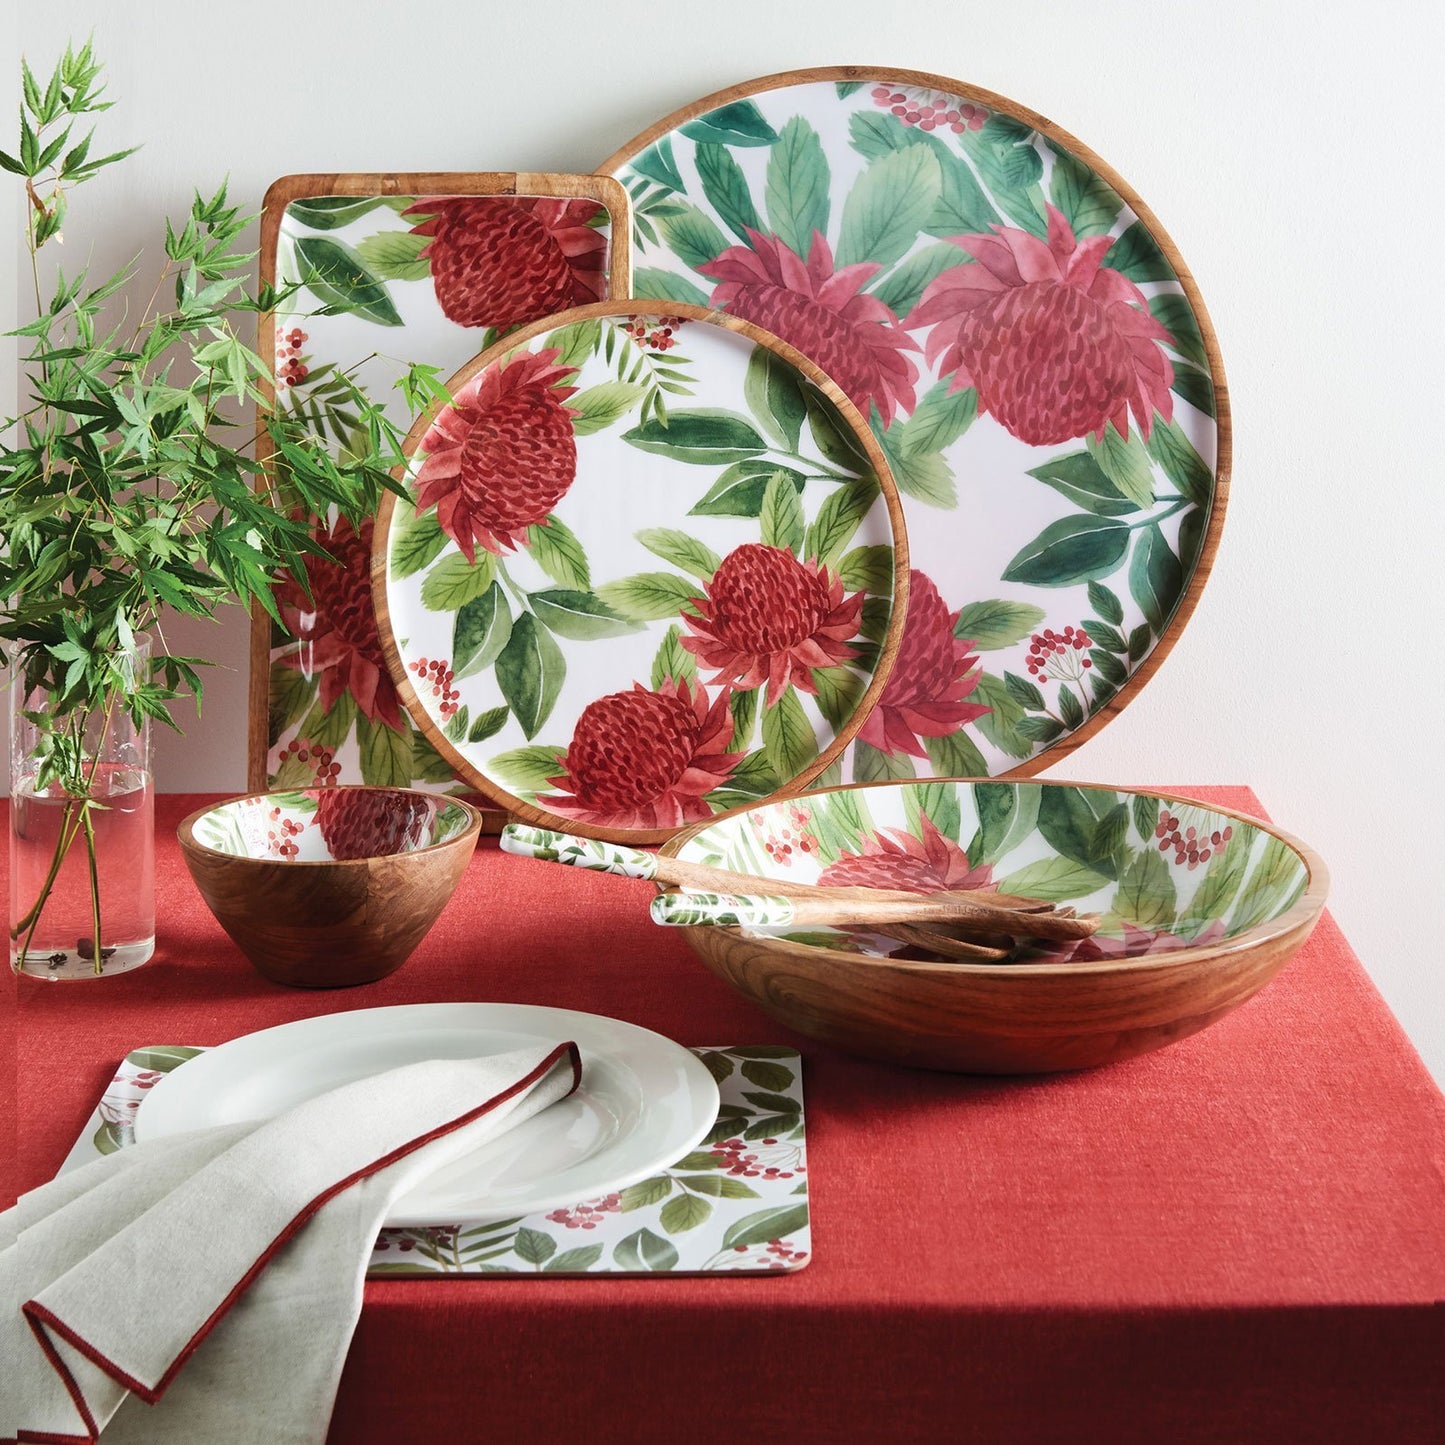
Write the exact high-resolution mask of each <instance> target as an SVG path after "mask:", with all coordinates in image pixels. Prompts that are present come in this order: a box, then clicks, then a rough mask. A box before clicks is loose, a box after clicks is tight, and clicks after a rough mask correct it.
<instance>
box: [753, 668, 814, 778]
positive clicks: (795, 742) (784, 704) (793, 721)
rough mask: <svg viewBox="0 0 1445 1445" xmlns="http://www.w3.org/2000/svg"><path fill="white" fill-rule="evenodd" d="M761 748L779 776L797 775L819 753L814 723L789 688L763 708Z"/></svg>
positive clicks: (791, 776) (792, 776) (795, 694)
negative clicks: (771, 704)
mask: <svg viewBox="0 0 1445 1445" xmlns="http://www.w3.org/2000/svg"><path fill="white" fill-rule="evenodd" d="M763 749H764V751H765V752H766V754H767V759H768V762H769V763H770V764H772V766H773V768H774V769H775V770H776V772H777V774H778V776H779V777H780V778H794V777H796V776H797V775H798V774H799V773H800V772H802V771H803V769H804V768H806V767H807V766H808V764H809V763H811V762H812V761H813V759H814V758H816V757H817V756H818V739H817V737H816V736H815V735H814V733H813V725H812V724H811V723H810V722H809V721H808V715H807V714H806V713H805V712H804V711H803V704H802V703H801V702H799V701H798V695H797V693H795V692H794V691H793V689H792V688H788V689H787V690H786V691H785V692H784V693H783V695H782V696H781V697H780V698H779V699H778V700H777V702H776V703H775V704H774V705H773V706H772V707H767V706H764V708H763Z"/></svg>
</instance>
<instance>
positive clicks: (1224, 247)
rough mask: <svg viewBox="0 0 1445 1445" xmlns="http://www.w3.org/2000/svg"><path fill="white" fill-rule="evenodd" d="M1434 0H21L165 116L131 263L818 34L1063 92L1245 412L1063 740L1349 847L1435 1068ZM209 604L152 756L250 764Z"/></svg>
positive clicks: (690, 95)
mask: <svg viewBox="0 0 1445 1445" xmlns="http://www.w3.org/2000/svg"><path fill="white" fill-rule="evenodd" d="M1441 9H1442V7H1440V6H1439V5H1438V4H1436V3H1434V0H1418V3H1410V0H1376V3H1374V4H1372V5H1369V6H1365V5H1361V4H1359V3H1357V0H1349V3H1345V0H1278V3H1270V0H1213V3H1209V4H1201V3H1198V0H1189V3H1172V0H1079V3H1063V0H1056V3H1053V4H1049V3H1044V0H1009V3H1007V4H993V5H985V4H958V5H947V4H942V3H937V0H932V3H927V4H923V3H918V0H913V3H898V0H894V3H893V4H891V5H888V6H885V5H883V4H881V3H878V0H874V3H868V4H865V3H861V0H833V3H827V4H825V3H820V0H807V3H787V0H725V3H721V4H715V5H714V4H702V3H677V0H674V3H671V4H668V3H665V0H590V3H587V4H585V5H576V4H574V5H567V4H563V3H554V4H551V5H544V4H541V3H530V4H519V3H516V0H508V3H504V4H499V3H495V0H492V3H486V0H483V3H478V0H473V3H471V4H450V5H410V4H404V3H395V0H350V3H347V0H328V3H311V4H304V3H296V0H291V3H277V0H250V3H248V4H246V5H221V4H217V3H206V4H201V3H196V0H47V3H44V4H41V3H38V0H28V3H27V4H26V5H25V10H24V14H23V16H22V18H21V24H20V33H21V40H22V43H23V45H24V48H25V50H26V52H27V53H28V54H29V56H30V57H31V58H32V60H33V62H34V63H35V64H36V66H37V68H38V67H42V66H43V67H47V68H48V66H49V64H50V62H51V59H52V57H53V56H54V55H55V53H56V52H57V51H58V50H59V49H60V48H61V46H63V44H64V41H65V39H66V37H67V36H72V35H73V36H76V37H83V36H84V35H85V34H86V33H87V32H88V31H91V30H93V31H94V34H95V37H96V43H97V47H98V50H99V52H100V54H101V55H102V56H103V57H104V58H105V60H106V61H107V63H108V65H109V69H110V77H111V88H112V93H113V96H114V97H115V98H116V99H117V100H119V101H120V102H121V103H120V105H119V106H118V107H117V108H116V109H115V110H114V111H112V112H110V115H109V116H108V117H107V118H106V126H107V133H108V136H109V138H110V139H111V140H112V141H114V142H115V143H116V144H121V143H130V142H132V141H137V140H144V141H145V142H146V147H145V150H144V151H143V152H142V153H141V154H140V155H139V156H138V157H136V158H135V159H134V160H133V161H132V162H131V163H130V164H128V165H127V166H126V167H124V168H123V170H122V171H121V172H119V173H118V174H117V173H112V178H111V179H108V180H103V181H101V182H98V183H96V184H95V185H93V186H92V187H90V188H89V189H88V191H87V192H85V193H82V197H81V199H80V201H79V205H78V208H77V213H76V215H75V217H74V219H73V221H72V224H71V225H70V227H69V228H68V234H67V241H66V250H67V252H68V254H69V258H70V260H71V261H72V263H73V262H75V261H76V260H77V259H78V258H79V257H83V256H85V255H86V254H87V253H88V252H93V263H94V265H95V266H96V267H97V268H98V269H102V270H106V271H108V270H109V269H110V268H111V267H112V266H114V265H115V264H117V263H118V262H119V261H120V260H121V259H123V258H124V257H125V256H127V255H129V254H130V253H131V252H132V251H134V250H136V249H139V248H140V247H142V246H144V245H150V246H153V245H154V244H155V241H156V237H157V234H158V230H159V226H160V217H161V215H162V214H163V213H165V212H171V213H176V212H179V211H180V210H182V209H183V208H184V206H185V205H186V204H187V202H188V200H189V195H190V189H191V187H192V186H193V185H197V186H202V187H209V186H212V185H214V184H215V182H216V181H217V179H218V178H219V177H220V176H221V175H223V174H224V173H226V172H229V173H230V176H231V181H232V187H233V191H234V194H235V196H236V197H237V198H238V199H241V200H244V201H245V202H246V203H248V204H251V205H255V204H257V203H259V201H260V198H261V195H262V193H263V191H264V190H265V187H266V185H267V183H268V182H269V181H271V180H272V179H274V178H275V177H276V176H278V175H281V174H283V173H285V172H291V171H306V170H318V171H324V170H341V171H345V170H408V169H414V170H423V169H427V170H448V169H455V170H483V169H496V170H580V171H585V170H589V169H591V168H592V167H593V166H595V165H597V164H598V163H599V162H600V161H601V160H602V159H603V158H605V157H606V156H607V155H609V154H610V153H611V151H612V150H613V149H614V148H615V147H616V146H618V145H620V144H621V143H622V142H624V141H625V140H627V139H628V138H629V137H631V136H632V135H633V134H634V133H636V132H637V131H639V130H641V129H642V128H643V127H644V126H646V125H647V124H649V123H651V122H652V121H653V120H655V119H657V118H659V117H661V116H662V115H665V114H666V113H667V112H669V111H671V110H672V109H673V108H675V107H676V106H678V105H681V104H683V103H685V102H687V101H689V100H692V99H694V98H696V97H697V96H700V95H703V94H706V93H707V92H709V91H712V90H714V89H717V88H719V87H721V86H724V85H728V84H731V83H733V82H736V81H740V80H744V79H747V78H749V77H752V76H756V75H763V74H766V73H768V72H771V71H776V70H784V69H789V68H792V67H798V66H807V65H827V64H841V63H865V64H876V65H893V66H906V67H915V68H920V69H927V70H933V71H937V72H940V73H942V74H944V75H952V76H956V77H958V78H960V79H964V80H968V81H972V82H974V83H976V84H979V85H982V86H985V87H988V88H991V89H994V90H998V91H1001V92H1003V93H1004V94H1005V95H1010V96H1013V97H1014V98H1016V99H1017V100H1019V101H1021V102H1023V103H1025V104H1027V105H1030V106H1032V107H1034V108H1035V109H1038V110H1041V111H1043V112H1044V113H1045V114H1046V115H1049V116H1051V117H1053V118H1054V119H1056V120H1057V121H1058V122H1059V123H1060V124H1061V125H1063V126H1064V127H1065V129H1067V130H1070V131H1072V132H1073V133H1074V134H1075V135H1077V136H1079V137H1080V138H1081V139H1082V140H1083V141H1085V142H1086V143H1087V144H1088V145H1090V146H1092V147H1093V148H1094V149H1095V150H1097V151H1098V152H1099V153H1100V154H1102V155H1103V156H1105V157H1106V158H1107V159H1108V160H1109V161H1110V162H1111V163H1112V164H1113V165H1114V166H1115V167H1116V168H1117V169H1118V170H1119V171H1120V172H1121V174H1122V175H1124V176H1125V177H1126V178H1127V179H1128V180H1129V181H1130V182H1131V183H1132V184H1133V185H1134V186H1135V187H1136V189H1137V190H1138V191H1139V193H1140V194H1141V195H1142V196H1143V197H1144V198H1145V200H1146V201H1147V202H1148V203H1149V205H1150V206H1151V207H1152V208H1153V209H1154V210H1155V212H1156V213H1157V214H1158V216H1159V217H1160V218H1161V220H1162V221H1163V223H1164V225H1165V226H1166V227H1167V228H1168V230H1169V231H1170V233H1171V234H1172V235H1173V237H1174V239H1175V240H1176V241H1177V242H1178V244H1179V246H1180V249H1181V250H1182V252H1183V254H1184V256H1185V257H1186V259H1187V260H1188V262H1189V264H1190V265H1191V267H1192V268H1193V270H1194V273H1195V275H1196V277H1197V278H1198V281H1199V285H1200V287H1201V290H1202V292H1203V294H1204V297H1205V299H1206V302H1207V304H1208V306H1209V308H1210V310H1211V312H1212V314H1213V317H1214V321H1215V323H1216V326H1217V328H1218V331H1219V336H1220V339H1221V343H1222V346H1223V350H1224V359H1225V365H1226V367H1227V369H1228V374H1229V381H1230V391H1231V395H1232V400H1233V404H1234V414H1235V467H1234V486H1233V492H1232V497H1231V501H1230V506H1229V515H1228V522H1227V525H1226V527H1225V531H1224V539H1223V545H1222V548H1221V551H1220V554H1219V560H1218V565H1217V567H1216V569H1215V573H1214V577H1213V580H1212V581H1211V582H1210V585H1209V587H1208V589H1207V590H1206V592H1205V594H1204V599H1203V602H1202V603H1201V605H1200V607H1199V609H1198V611H1197V612H1196V614H1195V616H1194V619H1193V622H1192V624H1191V625H1190V627H1189V630H1188V631H1187V633H1186V634H1185V635H1184V637H1183V638H1182V640H1181V641H1180V642H1179V644H1178V645H1177V646H1176V647H1175V649H1174V652H1173V654H1172V656H1171V657H1170V658H1169V659H1168V661H1167V662H1166V663H1165V665H1164V666H1163V668H1162V669H1161V671H1160V673H1159V675H1158V677H1157V678H1156V679H1155V680H1154V681H1153V682H1152V683H1151V684H1150V686H1149V687H1148V688H1147V689H1146V690H1145V691H1144V692H1143V694H1142V695H1141V696H1140V697H1139V698H1138V699H1137V700H1136V701H1135V702H1134V703H1133V704H1132V705H1131V706H1130V708H1129V710H1128V711H1127V713H1125V715H1124V716H1123V718H1122V719H1121V720H1119V721H1117V722H1115V723H1114V724H1113V725H1112V726H1110V727H1109V728H1107V729H1106V730H1105V731H1104V732H1103V733H1102V734H1100V735H1099V736H1098V737H1096V738H1095V739H1094V740H1093V741H1092V742H1090V743H1089V744H1087V745H1086V746H1085V747H1084V748H1082V749H1081V750H1080V751H1079V752H1078V753H1077V754H1076V755H1074V757H1072V758H1070V759H1069V760H1068V762H1067V763H1066V765H1065V768H1064V769H1063V771H1065V772H1066V774H1068V775H1072V776H1075V777H1079V778H1085V779H1091V780H1107V781H1112V782H1116V783H1159V784H1181V785H1183V784H1191V783H1204V782H1233V781H1246V782H1249V783H1250V784H1252V785H1253V786H1254V788H1255V789H1256V791H1257V792H1258V793H1259V795H1260V797H1261V798H1262V799H1263V800H1264V802H1265V804H1266V805H1267V806H1268V807H1269V808H1270V809H1271V811H1272V812H1273V813H1274V815H1275V817H1276V818H1277V819H1278V820H1279V821H1280V822H1281V823H1282V824H1284V825H1285V826H1286V827H1288V828H1289V829H1291V830H1292V831H1294V832H1297V833H1298V834H1300V835H1301V836H1302V837H1304V838H1307V839H1308V840H1310V842H1312V843H1313V844H1315V845H1316V846H1317V847H1318V848H1319V849H1320V850H1321V852H1322V853H1323V854H1324V855H1325V857H1326V859H1327V860H1328V861H1329V863H1330V866H1331V869H1332V871H1333V875H1334V898H1333V906H1334V909H1335V912H1336V914H1337V916H1338V917H1339V919H1340V921H1341V922H1342V924H1343V926H1344V928H1345V930H1346V931H1347V933H1348V934H1349V936H1350V937H1351V939H1352V940H1353V942H1354V943H1355V945H1356V947H1357V948H1358V950H1359V952H1360V954H1361V956H1362V957H1363V959H1364V961H1365V963H1366V966H1367V967H1368V968H1369V970H1370V972H1371V973H1372V975H1373V976H1374V978H1375V980H1376V981H1377V983H1378V984H1379V986H1380V988H1381V990H1382V991H1383V992H1384V994H1385V996H1386V998H1387V999H1388V1000H1389V1002H1390V1003H1391V1005H1392V1006H1393V1007H1394V1009H1395V1011H1396V1012H1397V1013H1398V1014H1399V1016H1400V1018H1401V1019H1402V1020H1403V1022H1404V1024H1405V1026H1406V1028H1407V1029H1408V1031H1409V1032H1410V1034H1411V1036H1412V1038H1413V1039H1414V1041H1415V1043H1416V1045H1417V1046H1418V1048H1419V1049H1420V1051H1421V1053H1422V1054H1423V1055H1424V1056H1425V1058H1426V1060H1427V1062H1429V1063H1430V1065H1431V1066H1432V1068H1433V1069H1434V1071H1435V1074H1436V1076H1437V1078H1445V944H1442V942H1441V936H1440V930H1439V929H1438V927H1435V926H1429V925H1426V924H1424V923H1423V922H1422V920H1424V919H1426V918H1428V917H1429V916H1430V914H1431V912H1432V911H1433V910H1432V905H1433V904H1434V903H1435V902H1436V900H1438V899H1439V897H1440V896H1441V892H1442V890H1441V883H1442V877H1445V875H1442V869H1441V867H1440V863H1439V858H1440V856H1441V845H1442V840H1441V838H1440V837H1439V829H1440V818H1441V814H1442V803H1445V789H1442V787H1441V783H1440V777H1441V767H1440V763H1439V762H1438V760H1437V753H1438V749H1439V739H1440V734H1441V716H1442V712H1445V683H1442V678H1445V631H1442V626H1441V612H1442V602H1445V583H1442V580H1441V566H1442V558H1445V546H1442V544H1445V525H1442V520H1445V501H1442V499H1445V464H1442V456H1445V440H1442V436H1441V432H1442V426H1441V407H1440V402H1439V388H1440V383H1441V375H1442V365H1441V356H1442V344H1445V280H1442V277H1445V259H1442V244H1441V237H1442V235H1445V204H1442V199H1441V196H1442V181H1441V176H1442V165H1441V150H1440V144H1441V142H1440V137H1441V135H1442V133H1445V106H1442V103H1441V99H1440V97H1441V94H1442V90H1441V87H1440V85H1439V82H1438V79H1437V77H1436V75H1435V74H1434V72H1435V71H1436V70H1437V69H1438V68H1439V65H1440V61H1441V59H1442V56H1445V28H1442V22H1441V19H1440V14H1441ZM885 15H886V19H885V18H883V17H884V16H885ZM7 73H9V72H7ZM7 143H8V142H7ZM0 219H3V214H0ZM186 641H187V642H188V643H190V644H192V646H190V647H188V648H186V649H185V650H196V651H205V652H207V653H209V654H211V655H213V656H215V657H217V658H218V659H220V660H221V661H223V662H224V663H225V664H226V666H227V667H228V668H230V669H231V671H229V672H223V673H220V674H219V675H217V676H216V677H215V678H214V679H213V680H212V682H211V684H210V687H209V700H208V708H207V712H206V716H205V720H204V722H203V723H201V724H199V725H198V724H196V723H195V722H194V721H191V722H190V724H189V726H188V732H187V736H186V737H185V739H184V740H183V741H179V742H173V741H172V740H170V739H163V740H162V742H161V745H160V749H159V769H160V776H161V779H162V784H163V786H164V787H166V788H168V789H171V790H188V789H240V788H241V787H242V786H243V785H244V782H245V769H244V761H243V758H244V747H245V717H244V713H245V661H246V626H245V621H244V619H243V618H242V617H241V616H240V615H239V614H238V615H235V616H233V617H231V618H230V619H229V621H228V622H227V623H226V624H225V625H224V626H223V627H222V628H221V629H219V630H215V629H209V630H205V631H203V632H202V634H201V635H200V636H198V637H194V636H193V637H190V638H188V639H186ZM173 643H175V644H176V645H179V639H178V638H173Z"/></svg>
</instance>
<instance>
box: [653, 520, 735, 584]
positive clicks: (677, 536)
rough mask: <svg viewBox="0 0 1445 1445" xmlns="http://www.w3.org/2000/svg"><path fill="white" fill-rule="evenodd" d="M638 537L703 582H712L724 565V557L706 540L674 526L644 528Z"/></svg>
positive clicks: (655, 552)
mask: <svg viewBox="0 0 1445 1445" xmlns="http://www.w3.org/2000/svg"><path fill="white" fill-rule="evenodd" d="M637 540H638V541H639V542H641V543H642V545H643V546H644V547H646V548H647V550H648V551H649V552H651V553H652V554H653V556H654V557H661V558H662V560H663V561H664V562H671V563H672V565H673V566H674V567H677V568H680V569H681V570H682V571H684V572H690V573H691V574H692V575H693V576H694V577H697V578H699V579H700V580H701V581H703V582H711V581H712V575H713V573H714V572H716V571H717V569H718V568H719V567H720V566H721V565H722V558H721V557H719V556H718V554H717V553H716V552H714V551H713V549H712V548H711V547H709V546H708V545H707V543H706V542H702V541H699V540H698V538H696V537H692V536H689V535H688V534H687V533H686V532H679V531H676V530H675V529H673V528H671V527H647V528H644V529H643V530H642V531H641V532H639V533H638V534H637Z"/></svg>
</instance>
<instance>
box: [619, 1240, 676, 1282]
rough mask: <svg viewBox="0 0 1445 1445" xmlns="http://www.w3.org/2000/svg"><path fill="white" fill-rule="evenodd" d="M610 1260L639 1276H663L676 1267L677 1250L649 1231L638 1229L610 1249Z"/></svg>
mask: <svg viewBox="0 0 1445 1445" xmlns="http://www.w3.org/2000/svg"><path fill="white" fill-rule="evenodd" d="M612 1258H613V1260H614V1261H615V1262H616V1263H617V1264H618V1265H620V1266H621V1267H622V1268H623V1269H628V1270H633V1271H635V1272H636V1273H639V1274H664V1273H666V1271H668V1270H670V1269H675V1268H676V1267H677V1261H678V1259H679V1258H680V1256H679V1254H678V1252H677V1249H676V1247H675V1246H674V1245H671V1244H669V1243H668V1242H667V1240H665V1239H663V1238H662V1237H661V1236H660V1235H656V1234H654V1233H653V1232H652V1231H651V1230H650V1229H639V1230H638V1231H637V1233H636V1234H629V1235H628V1236H627V1238H626V1239H623V1240H619V1241H618V1243H617V1244H615V1245H613V1247H612Z"/></svg>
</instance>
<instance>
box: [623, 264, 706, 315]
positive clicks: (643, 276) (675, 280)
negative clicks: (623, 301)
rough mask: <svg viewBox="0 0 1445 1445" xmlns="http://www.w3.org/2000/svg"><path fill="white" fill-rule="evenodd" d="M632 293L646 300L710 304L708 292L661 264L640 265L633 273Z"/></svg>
mask: <svg viewBox="0 0 1445 1445" xmlns="http://www.w3.org/2000/svg"><path fill="white" fill-rule="evenodd" d="M632 294H633V295H634V296H637V297H639V298H640V299H642V300H644V301H685V302H687V303H688V304H689V305H692V306H706V305H708V304H709V300H708V293H707V292H706V291H704V290H702V288H701V287H698V286H695V285H693V283H692V282H691V281H689V280H688V279H687V277H686V276H679V275H678V274H677V272H676V271H664V270H663V269H662V268H661V267H660V266H639V267H638V268H637V269H636V270H635V271H634V272H633V273H632Z"/></svg>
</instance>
